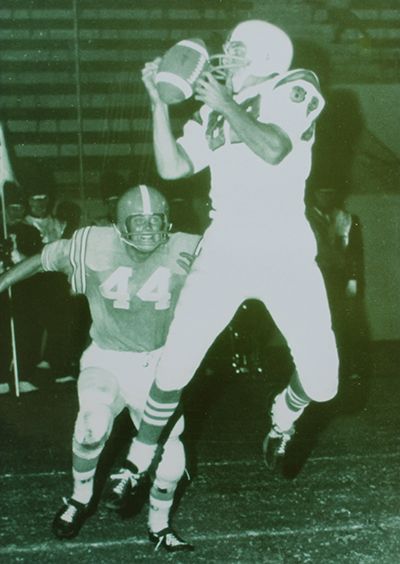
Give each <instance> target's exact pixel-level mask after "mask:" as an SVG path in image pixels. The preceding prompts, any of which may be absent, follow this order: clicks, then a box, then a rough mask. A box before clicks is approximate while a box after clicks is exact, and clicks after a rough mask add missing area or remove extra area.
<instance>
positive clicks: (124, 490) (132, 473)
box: [104, 460, 142, 509]
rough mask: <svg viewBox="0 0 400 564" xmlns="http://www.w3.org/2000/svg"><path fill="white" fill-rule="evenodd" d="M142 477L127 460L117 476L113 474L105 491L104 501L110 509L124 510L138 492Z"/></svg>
mask: <svg viewBox="0 0 400 564" xmlns="http://www.w3.org/2000/svg"><path fill="white" fill-rule="evenodd" d="M141 478H142V475H141V474H139V473H138V471H137V468H136V466H135V465H134V464H132V462H130V461H129V460H126V461H125V463H124V466H123V467H122V468H121V469H120V470H119V472H117V473H116V474H111V476H110V477H109V479H108V482H107V484H106V486H105V490H104V501H105V505H106V507H108V508H109V509H122V508H123V507H125V506H126V505H127V504H128V502H129V500H130V499H131V496H132V495H133V494H134V493H135V492H136V490H137V487H138V485H139V482H140V480H141Z"/></svg>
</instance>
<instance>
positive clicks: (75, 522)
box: [52, 497, 88, 539]
mask: <svg viewBox="0 0 400 564" xmlns="http://www.w3.org/2000/svg"><path fill="white" fill-rule="evenodd" d="M63 501H64V505H63V506H62V507H61V509H60V510H59V511H57V513H56V516H55V517H54V521H53V525H52V531H53V533H54V534H55V535H56V537H58V538H59V539H71V538H72V537H75V536H76V535H77V534H78V533H79V531H80V529H81V527H82V525H83V523H84V522H85V519H86V517H87V515H88V511H87V507H88V506H87V505H85V504H84V503H80V502H79V501H76V500H75V499H72V498H71V499H68V500H67V499H66V498H65V497H64V498H63Z"/></svg>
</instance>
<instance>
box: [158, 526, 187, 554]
mask: <svg viewBox="0 0 400 564" xmlns="http://www.w3.org/2000/svg"><path fill="white" fill-rule="evenodd" d="M149 539H150V540H151V542H153V543H154V544H155V545H156V547H155V549H154V550H158V549H159V548H161V547H163V548H165V550H166V551H167V552H179V551H180V552H192V551H193V550H194V546H193V545H191V544H189V543H188V542H186V541H184V540H183V539H181V538H180V537H178V535H177V534H176V533H175V531H174V530H173V529H171V527H167V528H166V529H163V530H162V531H160V532H158V533H153V532H152V531H149Z"/></svg>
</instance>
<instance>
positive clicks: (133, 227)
mask: <svg viewBox="0 0 400 564" xmlns="http://www.w3.org/2000/svg"><path fill="white" fill-rule="evenodd" d="M168 214H169V207H168V202H167V200H166V199H165V198H164V196H163V195H162V194H160V192H158V190H156V189H155V188H151V187H149V186H145V185H144V184H141V185H140V186H136V187H135V188H131V189H130V190H128V191H127V192H125V194H124V195H123V196H122V197H121V199H120V200H119V202H118V206H117V221H116V223H114V227H115V229H116V230H117V232H118V234H119V236H120V238H121V240H122V241H123V242H124V243H126V244H127V245H129V246H131V247H134V248H135V249H137V250H138V251H141V252H143V253H151V252H153V251H154V250H155V249H156V248H157V247H159V246H160V245H161V244H162V243H165V242H166V241H167V240H168V238H169V235H170V231H171V227H172V225H171V224H170V223H169V219H168Z"/></svg>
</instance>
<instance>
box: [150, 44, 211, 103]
mask: <svg viewBox="0 0 400 564" xmlns="http://www.w3.org/2000/svg"><path fill="white" fill-rule="evenodd" d="M208 61H209V56H208V52H207V48H206V45H205V43H204V41H202V40H201V39H197V38H196V39H184V40H183V41H179V43H177V44H176V45H174V46H173V47H171V49H169V50H168V51H167V52H166V53H165V55H164V57H163V59H162V61H161V63H160V66H159V68H158V72H157V75H156V78H155V82H156V86H157V90H158V94H159V96H160V98H161V100H162V101H163V102H165V103H166V104H169V105H171V104H179V102H183V100H187V99H188V98H190V97H191V96H192V95H193V93H194V85H195V83H196V80H197V79H198V78H199V77H200V76H201V75H202V73H203V72H204V71H205V70H206V69H207V68H208Z"/></svg>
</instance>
